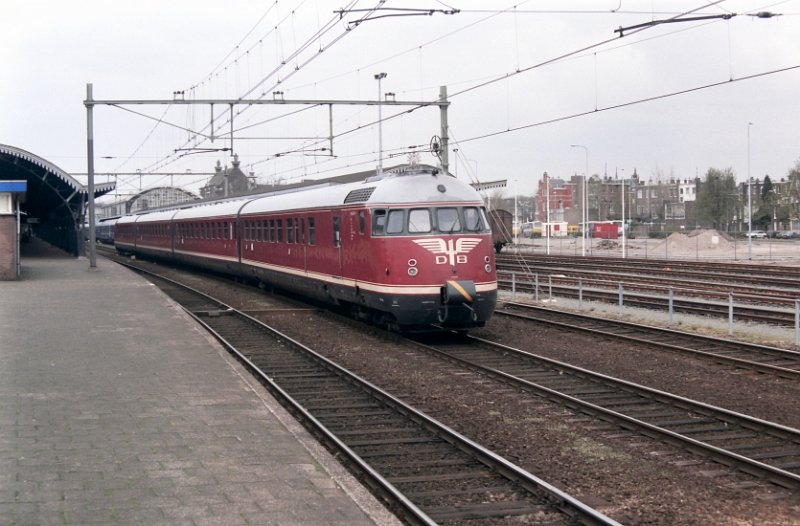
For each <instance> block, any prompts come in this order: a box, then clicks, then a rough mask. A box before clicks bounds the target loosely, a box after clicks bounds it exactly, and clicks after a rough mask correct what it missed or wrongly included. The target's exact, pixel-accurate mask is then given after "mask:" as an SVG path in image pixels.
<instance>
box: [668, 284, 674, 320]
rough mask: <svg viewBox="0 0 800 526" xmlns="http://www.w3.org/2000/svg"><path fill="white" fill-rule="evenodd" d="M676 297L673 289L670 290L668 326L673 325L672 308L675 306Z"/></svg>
mask: <svg viewBox="0 0 800 526" xmlns="http://www.w3.org/2000/svg"><path fill="white" fill-rule="evenodd" d="M674 300H675V298H674V295H673V291H672V287H670V288H669V302H668V303H669V321H668V322H667V324H668V325H672V308H673V306H674Z"/></svg>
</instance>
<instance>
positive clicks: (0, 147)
mask: <svg viewBox="0 0 800 526" xmlns="http://www.w3.org/2000/svg"><path fill="white" fill-rule="evenodd" d="M11 180H24V181H27V183H28V190H27V193H26V194H25V196H24V197H23V198H22V201H21V202H22V204H21V207H20V208H21V210H22V212H23V213H24V214H25V219H24V221H25V222H27V223H29V224H30V225H31V227H32V228H33V231H34V233H35V234H36V235H37V236H38V237H40V238H42V239H44V240H45V241H47V242H49V243H51V244H53V245H55V246H57V247H59V248H62V249H64V250H66V251H67V252H69V253H71V254H74V255H76V256H77V255H80V254H81V253H82V247H83V242H82V241H83V233H82V228H81V227H82V226H83V224H84V222H85V219H86V204H87V196H88V193H89V192H88V189H87V188H86V186H85V185H83V184H82V183H81V182H80V181H77V180H76V179H75V178H74V177H72V176H71V175H69V174H68V173H67V172H65V171H64V170H62V169H61V168H59V167H58V166H56V165H55V164H53V163H51V162H49V161H47V160H46V159H43V158H42V157H39V156H38V155H34V154H32V153H30V152H27V151H25V150H22V149H20V148H16V147H14V146H9V145H6V144H0V181H11ZM114 187H115V183H113V182H110V183H103V184H96V185H95V187H94V197H95V198H97V197H100V196H101V195H104V194H106V193H108V192H110V191H112V190H114Z"/></svg>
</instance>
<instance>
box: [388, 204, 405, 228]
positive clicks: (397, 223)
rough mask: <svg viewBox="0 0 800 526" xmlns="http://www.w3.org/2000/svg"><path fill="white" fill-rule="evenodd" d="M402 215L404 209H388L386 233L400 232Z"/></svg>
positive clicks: (403, 215) (403, 214)
mask: <svg viewBox="0 0 800 526" xmlns="http://www.w3.org/2000/svg"><path fill="white" fill-rule="evenodd" d="M404 217H405V210H389V217H388V219H387V220H386V233H387V234H402V233H403V218H404Z"/></svg>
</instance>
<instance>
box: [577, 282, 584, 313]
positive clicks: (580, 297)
mask: <svg viewBox="0 0 800 526" xmlns="http://www.w3.org/2000/svg"><path fill="white" fill-rule="evenodd" d="M578 308H579V309H581V308H583V278H578Z"/></svg>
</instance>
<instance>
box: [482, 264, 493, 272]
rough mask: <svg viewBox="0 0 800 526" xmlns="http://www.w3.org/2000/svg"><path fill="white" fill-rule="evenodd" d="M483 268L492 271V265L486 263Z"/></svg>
mask: <svg viewBox="0 0 800 526" xmlns="http://www.w3.org/2000/svg"><path fill="white" fill-rule="evenodd" d="M483 270H485V271H486V272H491V271H492V266H491V265H486V266H485V267H483Z"/></svg>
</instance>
